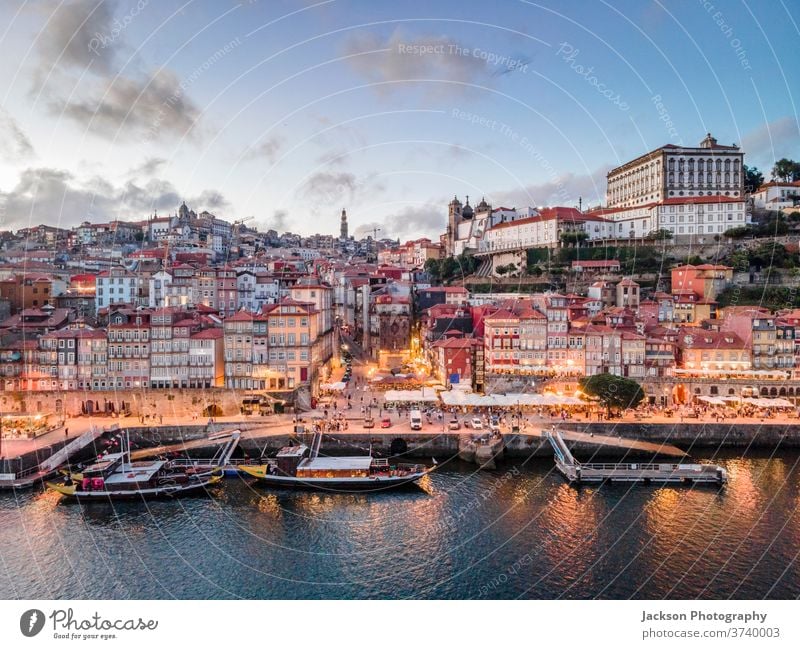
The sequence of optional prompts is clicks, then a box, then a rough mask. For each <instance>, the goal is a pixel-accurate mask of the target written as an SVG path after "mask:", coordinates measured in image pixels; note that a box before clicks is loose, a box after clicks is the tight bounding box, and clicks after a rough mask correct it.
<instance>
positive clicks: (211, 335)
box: [190, 327, 225, 340]
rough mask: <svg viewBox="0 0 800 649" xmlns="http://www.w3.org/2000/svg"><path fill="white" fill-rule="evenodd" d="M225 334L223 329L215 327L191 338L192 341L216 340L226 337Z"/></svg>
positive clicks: (199, 332)
mask: <svg viewBox="0 0 800 649" xmlns="http://www.w3.org/2000/svg"><path fill="white" fill-rule="evenodd" d="M224 335H225V334H224V332H223V331H222V329H220V328H218V327H215V328H212V329H203V330H202V331H198V332H197V333H195V334H192V335H191V336H190V338H191V339H192V340H214V339H217V338H222V337H223V336H224Z"/></svg>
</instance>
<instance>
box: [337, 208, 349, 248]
mask: <svg viewBox="0 0 800 649" xmlns="http://www.w3.org/2000/svg"><path fill="white" fill-rule="evenodd" d="M339 238H340V239H341V240H342V241H344V240H345V239H347V211H346V210H345V209H344V208H342V222H341V225H340V226H339Z"/></svg>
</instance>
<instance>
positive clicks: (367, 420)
mask: <svg viewBox="0 0 800 649" xmlns="http://www.w3.org/2000/svg"><path fill="white" fill-rule="evenodd" d="M364 428H375V420H374V419H373V418H372V417H364Z"/></svg>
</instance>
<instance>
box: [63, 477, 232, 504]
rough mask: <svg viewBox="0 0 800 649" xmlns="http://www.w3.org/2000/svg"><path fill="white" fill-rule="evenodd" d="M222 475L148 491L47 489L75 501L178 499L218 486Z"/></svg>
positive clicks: (68, 487) (72, 486)
mask: <svg viewBox="0 0 800 649" xmlns="http://www.w3.org/2000/svg"><path fill="white" fill-rule="evenodd" d="M221 480H222V475H215V476H211V477H210V478H207V479H204V480H198V481H196V482H191V483H188V484H185V485H174V486H166V487H165V486H161V487H152V488H148V489H120V490H117V491H80V490H78V489H77V485H63V484H59V483H53V482H48V483H47V487H48V488H49V489H52V490H53V491H56V492H58V493H60V494H61V495H62V496H66V497H68V498H74V499H77V500H84V501H89V500H141V499H144V498H147V499H150V498H178V497H180V496H188V495H191V494H195V493H198V492H200V491H204V490H205V489H207V488H209V487H212V486H214V485H216V484H218V483H219V482H220V481H221Z"/></svg>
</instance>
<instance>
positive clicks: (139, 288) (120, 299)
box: [95, 267, 149, 313]
mask: <svg viewBox="0 0 800 649" xmlns="http://www.w3.org/2000/svg"><path fill="white" fill-rule="evenodd" d="M148 280H149V278H148ZM145 284H146V280H145V279H144V278H142V277H140V276H139V275H137V274H135V273H131V272H129V271H127V270H125V269H124V268H122V267H116V268H112V269H111V270H107V271H104V272H102V273H99V274H98V275H97V289H96V293H95V308H96V309H97V312H98V313H99V312H100V310H101V309H108V307H110V306H111V305H113V304H132V305H135V306H147V302H148V300H146V299H145V292H144V289H143V287H144V285H145Z"/></svg>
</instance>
